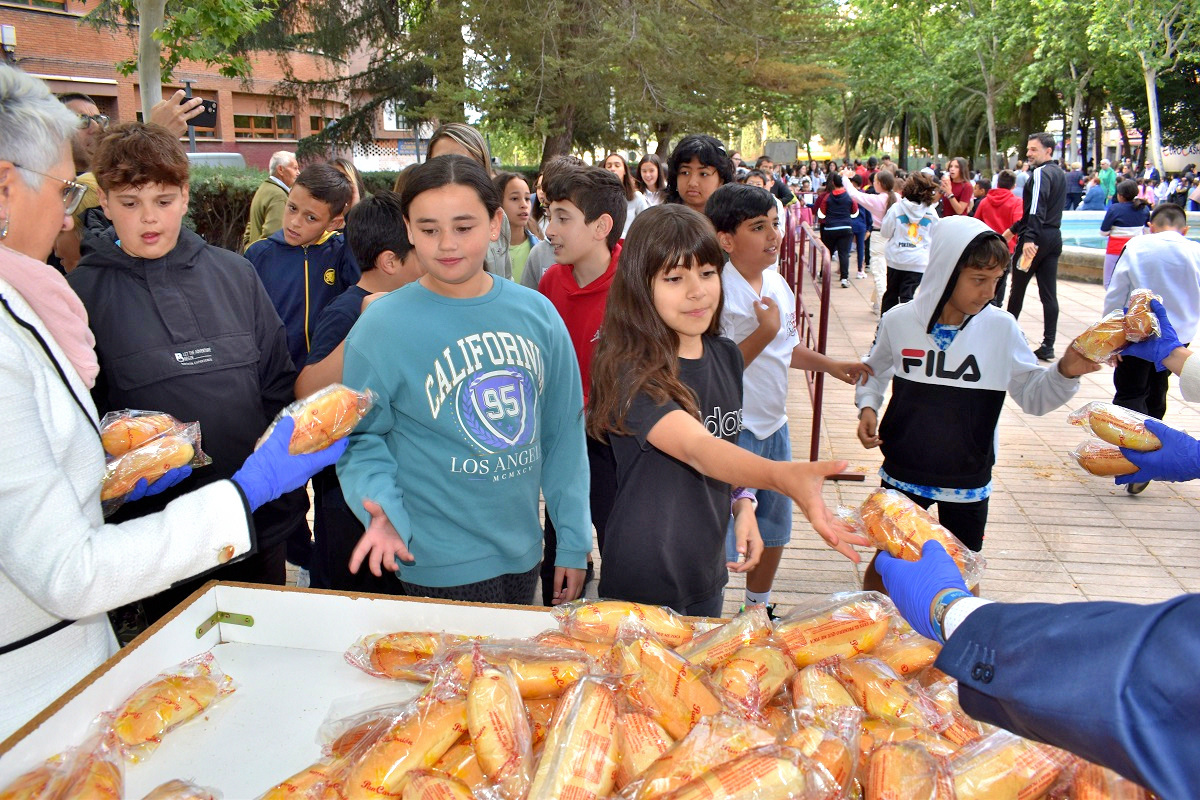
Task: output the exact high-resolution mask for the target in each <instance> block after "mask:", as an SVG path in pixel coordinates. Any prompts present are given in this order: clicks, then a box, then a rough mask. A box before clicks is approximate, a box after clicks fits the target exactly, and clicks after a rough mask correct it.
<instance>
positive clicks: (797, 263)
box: [779, 204, 864, 481]
mask: <svg viewBox="0 0 1200 800" xmlns="http://www.w3.org/2000/svg"><path fill="white" fill-rule="evenodd" d="M798 206H799V204H795V205H792V206H791V207H789V208H788V209H787V211H788V215H787V216H788V219H787V224H786V225H784V232H783V244H782V246H781V249H780V256H779V271H780V272H781V273H782V274H783V277H784V279H785V280H787V282H788V285H789V286H791V287H792V291H793V292H795V294H796V329H797V332H798V333H799V335H800V342H801V343H802V344H803V345H804V346H805V347H807V348H809V349H810V350H815V351H817V352H818V353H822V354H824V353H825V347H826V344H827V343H828V337H829V301H830V295H831V292H830V287H831V286H832V283H833V270H832V263H831V261H830V255H829V249H828V248H827V247H825V245H824V244H822V243H821V237H820V236H819V235H818V234H817V232H816V231H815V230H813V228H812V226H811V224H810V223H811V216H810V215H807V214H804V211H806V210H807V209H801V208H799V207H798ZM806 217H807V218H806ZM805 273H807V274H808V277H809V279H810V280H811V281H812V282H813V290H814V292H815V294H816V296H817V301H818V305H817V308H816V309H814V310H815V314H814V310H810V309H809V308H808V307H807V306H805V303H804V276H805ZM804 378H805V381H806V382H807V383H808V396H809V399H810V400H811V401H812V433H811V434H810V436H809V449H808V460H809V461H818V460H819V459H820V454H821V415H822V405H823V403H824V399H825V373H824V372H811V371H805V373H804ZM832 479H833V480H850V481H861V480H864V476H863V475H862V474H860V473H839V474H838V475H834V476H832Z"/></svg>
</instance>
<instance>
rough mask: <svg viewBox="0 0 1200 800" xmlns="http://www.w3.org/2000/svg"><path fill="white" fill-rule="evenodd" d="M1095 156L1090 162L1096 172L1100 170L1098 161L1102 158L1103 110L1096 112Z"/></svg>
mask: <svg viewBox="0 0 1200 800" xmlns="http://www.w3.org/2000/svg"><path fill="white" fill-rule="evenodd" d="M1095 147H1096V156H1095V161H1094V162H1093V163H1092V168H1093V169H1095V170H1096V171H1097V172H1098V171H1099V170H1100V162H1101V161H1103V160H1104V115H1103V112H1101V111H1097V112H1096V145H1095Z"/></svg>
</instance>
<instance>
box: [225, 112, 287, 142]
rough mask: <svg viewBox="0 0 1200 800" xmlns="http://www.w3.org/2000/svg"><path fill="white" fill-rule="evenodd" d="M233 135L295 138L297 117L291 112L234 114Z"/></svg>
mask: <svg viewBox="0 0 1200 800" xmlns="http://www.w3.org/2000/svg"><path fill="white" fill-rule="evenodd" d="M233 135H234V136H235V137H237V138H238V139H295V138H296V118H295V117H294V116H293V115H291V114H234V115H233Z"/></svg>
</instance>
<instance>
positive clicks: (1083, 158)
mask: <svg viewBox="0 0 1200 800" xmlns="http://www.w3.org/2000/svg"><path fill="white" fill-rule="evenodd" d="M1087 152H1088V121H1087V117H1080V118H1079V158H1078V161H1079V168H1080V169H1085V170H1086V162H1087Z"/></svg>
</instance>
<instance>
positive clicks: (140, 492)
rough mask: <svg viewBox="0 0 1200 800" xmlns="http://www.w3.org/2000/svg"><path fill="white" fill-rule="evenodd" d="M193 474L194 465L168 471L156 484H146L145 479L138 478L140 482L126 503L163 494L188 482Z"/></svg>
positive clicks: (128, 495) (136, 484) (135, 485)
mask: <svg viewBox="0 0 1200 800" xmlns="http://www.w3.org/2000/svg"><path fill="white" fill-rule="evenodd" d="M191 474H192V465H191V464H184V465H183V466H182V467H176V468H175V469H170V470H167V471H166V472H164V473H163V474H162V475H161V476H160V477H159V479H158V480H156V481H155V482H154V483H146V479H145V478H138V482H137V483H135V484H134V485H133V491H131V492H130V493H129V494H127V495H125V502H126V503H131V502H133V501H134V500H141V499H142V498H143V497H154V495H156V494H162V493H163V492H165V491H166V490H167V489H170V488H171V487H172V486H174V485H175V484H177V483H179V482H180V481H182V480H186V479H187V477H188V476H189V475H191Z"/></svg>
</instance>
